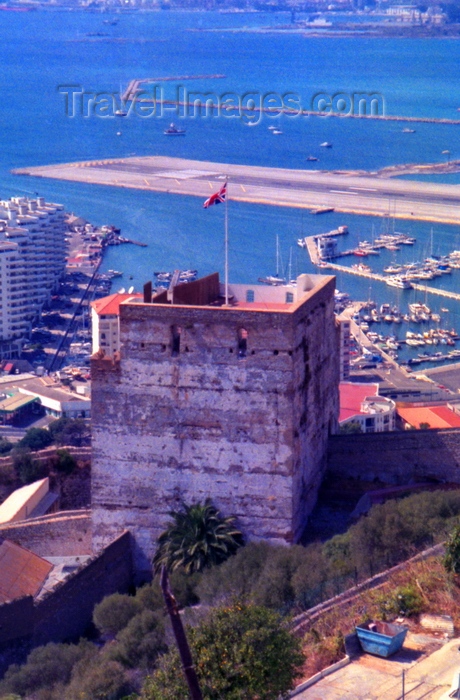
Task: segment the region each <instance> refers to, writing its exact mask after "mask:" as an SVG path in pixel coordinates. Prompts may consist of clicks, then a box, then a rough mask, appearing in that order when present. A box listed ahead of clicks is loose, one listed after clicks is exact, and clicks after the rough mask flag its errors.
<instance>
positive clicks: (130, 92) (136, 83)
mask: <svg viewBox="0 0 460 700" xmlns="http://www.w3.org/2000/svg"><path fill="white" fill-rule="evenodd" d="M226 77H227V76H226V75H222V74H221V73H216V74H215V75H168V76H165V77H162V78H137V79H134V80H131V81H130V83H129V85H128V87H127V88H126V90H125V91H124V93H123V94H122V96H121V99H122V101H123V102H125V103H126V102H129V101H131V100H134V99H135V98H136V97H137V93H138V91H139V90H141V85H149V84H151V83H165V82H176V81H181V82H182V81H183V80H217V79H221V78H226ZM142 100H143V101H144V102H148V101H149V100H145V98H144V97H143V98H142ZM160 104H170V103H169V102H168V103H166V102H164V103H160ZM459 123H460V122H459Z"/></svg>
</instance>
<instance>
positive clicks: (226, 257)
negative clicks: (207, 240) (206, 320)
mask: <svg viewBox="0 0 460 700" xmlns="http://www.w3.org/2000/svg"><path fill="white" fill-rule="evenodd" d="M225 185H226V192H225V224H224V225H225V272H224V284H225V306H228V176H227V178H226V180H225Z"/></svg>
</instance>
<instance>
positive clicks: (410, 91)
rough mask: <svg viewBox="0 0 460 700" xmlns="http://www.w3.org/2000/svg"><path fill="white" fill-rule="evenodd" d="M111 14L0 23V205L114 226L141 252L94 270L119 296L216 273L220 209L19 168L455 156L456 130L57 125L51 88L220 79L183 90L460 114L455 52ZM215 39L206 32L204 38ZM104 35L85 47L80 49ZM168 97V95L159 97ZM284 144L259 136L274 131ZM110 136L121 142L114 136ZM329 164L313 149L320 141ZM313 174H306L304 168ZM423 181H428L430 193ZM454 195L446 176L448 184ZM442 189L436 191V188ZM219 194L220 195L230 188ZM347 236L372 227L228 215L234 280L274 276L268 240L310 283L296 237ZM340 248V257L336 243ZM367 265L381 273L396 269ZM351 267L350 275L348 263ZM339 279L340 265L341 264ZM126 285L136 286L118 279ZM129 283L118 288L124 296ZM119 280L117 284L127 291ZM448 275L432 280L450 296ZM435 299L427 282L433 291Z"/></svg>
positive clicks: (446, 232)
mask: <svg viewBox="0 0 460 700" xmlns="http://www.w3.org/2000/svg"><path fill="white" fill-rule="evenodd" d="M107 18H109V19H110V18H111V15H110V14H101V13H89V12H80V11H78V12H29V13H12V12H0V31H1V36H2V41H1V42H0V65H1V66H2V72H3V85H4V94H3V101H2V110H1V111H0V130H1V134H2V148H1V150H0V186H1V187H0V192H1V194H2V196H3V197H9V196H11V195H14V194H22V193H24V194H34V193H35V192H39V193H40V194H41V195H43V196H45V197H46V198H47V199H50V200H54V201H58V202H62V203H64V204H65V206H66V207H67V208H68V209H69V210H73V211H75V212H77V213H78V214H80V215H82V216H84V217H86V218H88V219H89V220H91V221H93V222H94V223H97V224H102V223H113V224H116V225H117V226H120V227H121V228H122V231H123V233H124V234H125V235H127V236H128V237H132V238H134V239H136V240H142V241H145V242H147V243H148V248H138V247H135V246H122V247H120V248H118V249H112V250H110V251H109V253H108V255H107V257H106V260H105V262H104V267H105V268H117V269H121V270H123V271H124V272H125V279H124V280H123V285H125V286H130V285H131V284H134V285H135V286H136V288H138V289H140V288H141V286H142V284H143V283H144V282H145V281H146V280H147V279H150V278H151V276H152V271H153V270H154V269H160V268H164V269H168V268H173V267H178V266H180V267H193V268H197V269H198V270H199V272H200V274H201V273H203V274H205V273H207V272H210V271H213V270H219V271H220V272H222V268H223V208H221V207H214V208H212V209H210V210H203V208H202V203H201V201H200V200H199V199H195V198H191V197H181V196H168V195H163V194H155V193H145V192H136V191H129V190H121V189H111V188H106V187H100V186H89V185H84V184H76V183H64V182H58V181H52V180H42V179H37V178H27V177H18V176H13V175H11V174H10V170H11V169H12V168H15V167H21V166H26V165H37V164H46V163H57V162H62V161H71V160H84V159H95V158H102V157H104V158H107V157H114V156H127V155H132V154H137V155H156V154H166V155H171V156H179V157H187V158H194V159H198V160H200V159H206V160H211V161H216V162H223V163H225V162H234V163H247V164H261V165H267V166H273V167H288V168H306V167H309V165H308V164H307V162H306V157H307V156H308V155H310V154H316V155H318V157H319V158H320V161H319V163H318V164H314V165H315V166H316V167H321V168H326V169H333V168H338V169H348V168H363V169H377V168H380V167H382V166H385V165H392V164H394V163H402V162H420V161H439V160H441V159H442V158H443V157H445V156H442V155H441V153H442V151H443V150H449V151H450V154H451V158H459V157H460V143H459V138H458V133H459V128H460V127H459V126H458V125H439V124H417V125H416V126H415V129H416V132H415V133H414V134H403V133H402V128H403V127H404V123H394V122H376V121H363V120H353V119H337V118H331V117H308V118H307V117H303V118H301V117H299V118H293V117H287V116H284V117H279V118H278V119H277V121H276V122H275V121H274V120H273V119H269V117H264V119H263V120H262V122H261V124H259V125H258V126H256V127H252V128H249V127H248V126H247V124H246V123H245V120H241V119H226V118H224V117H220V118H215V117H209V118H195V119H192V118H188V119H182V118H181V117H180V116H178V115H176V114H174V113H169V114H166V115H164V116H163V117H162V118H159V117H157V116H154V117H151V118H150V119H142V118H140V117H136V116H132V117H131V116H130V117H127V118H125V119H123V120H121V119H117V118H114V117H112V118H100V117H99V118H98V117H96V116H94V115H92V116H90V117H89V118H85V117H83V116H81V115H77V116H75V117H74V118H69V117H68V116H66V114H65V109H64V97H63V95H62V94H60V92H59V90H58V87H59V86H62V85H71V84H73V85H77V86H82V88H83V89H84V90H85V91H87V92H92V93H97V92H103V91H110V92H113V93H115V94H118V93H119V91H120V84H121V85H122V86H123V87H125V86H126V85H127V83H128V82H129V81H130V80H131V79H133V78H144V77H159V76H171V75H200V74H224V75H225V76H226V77H225V78H224V79H221V80H217V79H210V80H201V81H186V82H183V83H182V85H183V86H185V87H186V88H187V89H188V90H196V91H200V92H205V91H209V92H214V93H215V94H217V95H218V96H219V95H221V94H222V93H224V92H233V93H238V94H241V93H243V92H249V91H250V92H253V93H256V94H257V95H259V94H262V93H264V92H276V93H280V94H283V93H286V92H295V93H297V94H298V95H299V98H300V99H301V103H302V106H303V107H304V108H309V107H310V106H311V101H312V98H313V96H314V95H315V94H317V93H326V94H329V95H333V94H334V93H337V92H342V93H346V94H352V93H356V92H372V93H380V94H381V95H382V96H383V99H384V101H385V106H386V112H387V113H388V114H398V115H407V116H418V115H420V116H425V117H436V118H451V119H457V118H458V117H459V116H460V113H459V112H458V111H457V108H458V107H460V81H459V73H460V42H458V41H456V40H436V39H433V40H425V41H424V40H404V39H394V40H393V39H381V38H379V39H369V38H365V37H363V38H349V39H348V38H335V39H334V38H331V39H329V38H324V39H319V38H307V37H303V36H299V35H286V36H280V35H277V34H261V33H251V32H245V33H231V32H226V31H220V30H221V29H228V28H237V27H243V26H246V27H248V28H251V27H260V26H268V25H276V24H286V23H287V22H288V20H289V16H288V15H287V14H286V13H269V14H263V15H260V14H243V15H240V14H235V15H227V14H217V13H208V12H199V13H198V12H181V13H168V12H156V13H140V12H138V13H126V14H122V15H117V18H118V19H119V22H118V24H117V25H116V26H111V25H108V24H105V23H104V22H103V20H104V19H107ZM207 29H213V30H217V31H212V32H208V31H202V30H207ZM97 33H102V34H107V35H109V36H87V35H88V34H92V35H94V34H97ZM162 85H163V87H164V90H165V97H170V98H173V97H174V95H175V89H176V85H175V84H173V83H163V84H162ZM173 120H174V121H175V122H178V123H179V124H180V125H181V126H185V127H186V129H187V135H186V137H185V138H180V139H167V138H165V137H164V136H163V129H164V128H165V126H166V125H167V124H168V123H169V122H170V121H173ZM278 122H279V124H280V126H281V129H282V131H283V134H282V135H281V136H279V137H274V136H273V135H272V134H271V133H270V132H269V131H268V129H267V126H268V125H269V124H271V123H278ZM119 131H121V135H117V132H119ZM325 140H327V141H330V142H332V143H333V148H332V149H320V148H319V144H320V143H321V142H323V141H325ZM310 166H311V164H310ZM431 179H433V178H431ZM443 179H445V181H446V182H455V183H457V182H459V181H460V179H459V178H458V176H445V178H443ZM438 181H439V180H438ZM230 195H231V184H230ZM341 224H347V225H348V226H349V227H350V230H351V234H350V237H349V238H350V240H349V242H350V243H352V242H357V241H358V240H362V239H364V238H366V239H369V238H371V236H372V229H373V227H374V231H375V233H378V232H379V231H380V230H381V228H382V222H381V220H379V219H375V220H373V219H372V218H370V217H353V216H346V215H339V214H335V213H334V214H329V215H326V216H323V217H314V216H311V215H309V214H308V213H302V212H301V211H300V210H295V209H289V208H285V209H283V208H275V207H269V206H260V205H248V204H241V203H237V202H230V268H231V272H230V277H231V279H232V280H234V281H237V282H251V281H255V280H256V279H257V277H259V276H261V275H266V274H270V273H272V272H273V270H274V266H275V238H276V236H277V235H278V236H279V240H280V245H281V250H282V254H283V257H284V261H285V263H287V260H288V257H289V251H290V249H291V248H292V256H293V271H294V272H301V271H304V270H310V269H311V266H310V264H309V262H308V259H307V257H306V254H305V252H304V251H302V250H300V249H298V248H297V246H296V240H297V238H298V237H299V236H301V235H302V234H303V235H310V234H313V233H320V232H322V231H327V230H329V229H332V228H335V227H336V226H338V225H341ZM396 228H397V229H399V230H402V231H405V232H407V233H409V232H410V233H411V234H412V235H415V236H416V237H417V246H416V247H415V249H413V250H412V249H409V250H404V251H401V253H397V254H396V255H397V258H396V259H397V260H400V259H401V257H400V256H401V255H405V256H410V255H411V256H413V257H415V258H421V257H424V252H425V250H426V246H427V245H428V241H429V240H430V229H431V226H430V225H428V224H423V223H418V224H414V223H410V224H409V222H408V223H407V225H406V223H405V222H397V226H396ZM459 233H460V231H459V229H458V227H452V226H439V225H436V226H435V227H434V231H433V240H434V248H435V252H448V251H449V250H451V249H453V248H460V240H458V239H459ZM347 245H348V242H347ZM389 256H390V254H388V255H387V254H382V255H381V256H380V257H379V258H375V260H374V259H372V261H371V264H372V265H373V267H374V268H375V269H377V270H379V269H382V268H383V267H384V265H386V264H388V263H389V262H390V261H391V260H392V259H393V258H392V257H391V258H390V257H389ZM349 262H351V261H349ZM348 264H349V263H348ZM129 277H132V280H129ZM125 280H126V281H125ZM128 280H129V284H128ZM459 280H460V272H458V271H457V272H454V273H453V274H452V276H451V277H450V278H449V279H446V278H443V279H442V284H443V286H445V287H446V288H452V289H457V288H458V287H459V284H458V282H459ZM436 284H439V282H436ZM338 287H339V288H340V289H345V290H347V291H349V292H350V293H352V295H353V297H355V298H360V297H361V298H362V297H364V298H367V297H368V294H369V284H368V282H367V281H364V280H358V279H355V278H351V277H350V276H346V277H345V276H344V278H343V279H342V276H341V275H339V276H338ZM371 292H372V296H373V297H374V298H376V299H377V300H378V301H379V302H382V301H392V300H393V301H394V303H396V302H403V303H401V305H403V304H405V302H406V299H409V300H411V299H410V297H411V296H413V295H414V293H413V292H410V293H408V294H406V293H401V292H398V290H394V289H389V288H388V287H386V286H385V285H383V284H375V285H374V288H372V290H371ZM430 301H431V306H432V307H433V308H434V309H437V308H439V307H440V306H448V307H449V309H450V311H449V317H448V318H449V321H452V324H451V325H456V326H457V328H459V329H460V316H459V313H460V305H457V304H452V303H451V302H449V303H446V302H445V301H444V302H441V300H440V299H438V300H436V299H435V298H433V299H432V300H430Z"/></svg>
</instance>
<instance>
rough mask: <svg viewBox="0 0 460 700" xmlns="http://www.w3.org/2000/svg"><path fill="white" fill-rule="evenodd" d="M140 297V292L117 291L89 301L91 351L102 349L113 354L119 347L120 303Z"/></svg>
mask: <svg viewBox="0 0 460 700" xmlns="http://www.w3.org/2000/svg"><path fill="white" fill-rule="evenodd" d="M139 298H142V294H123V293H121V294H120V293H119V292H117V293H116V294H110V295H109V296H107V297H103V298H102V299H97V300H96V301H93V302H92V303H91V322H92V329H93V353H95V352H98V350H103V351H104V353H105V354H106V355H113V354H114V353H115V352H118V351H119V349H120V304H121V303H122V302H123V301H127V300H128V299H132V300H134V299H139Z"/></svg>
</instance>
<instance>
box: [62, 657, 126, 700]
mask: <svg viewBox="0 0 460 700" xmlns="http://www.w3.org/2000/svg"><path fill="white" fill-rule="evenodd" d="M133 690H134V688H133V687H132V684H131V682H130V681H129V679H128V676H127V675H126V673H125V671H124V669H123V667H122V666H121V664H119V663H117V662H116V661H112V660H111V659H108V658H105V657H104V655H103V654H99V655H97V656H96V657H95V658H93V660H92V661H91V662H89V663H88V662H86V663H80V664H76V665H75V666H74V668H73V671H72V679H71V681H70V683H69V685H68V686H67V687H66V688H65V690H64V696H63V698H62V700H121V699H122V698H123V697H124V696H126V695H128V694H129V693H131V692H132V691H133Z"/></svg>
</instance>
